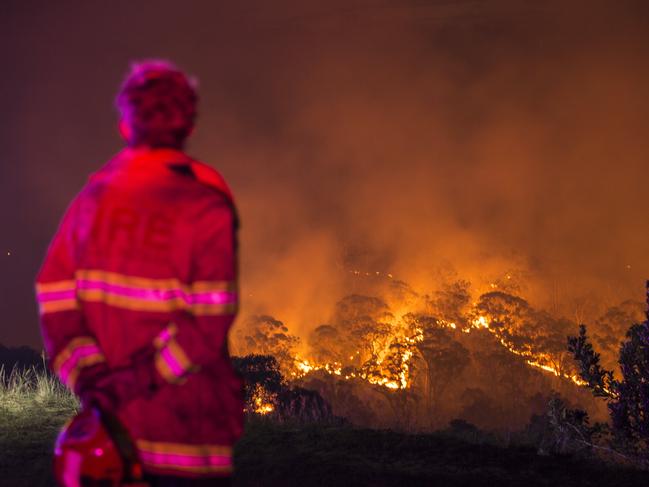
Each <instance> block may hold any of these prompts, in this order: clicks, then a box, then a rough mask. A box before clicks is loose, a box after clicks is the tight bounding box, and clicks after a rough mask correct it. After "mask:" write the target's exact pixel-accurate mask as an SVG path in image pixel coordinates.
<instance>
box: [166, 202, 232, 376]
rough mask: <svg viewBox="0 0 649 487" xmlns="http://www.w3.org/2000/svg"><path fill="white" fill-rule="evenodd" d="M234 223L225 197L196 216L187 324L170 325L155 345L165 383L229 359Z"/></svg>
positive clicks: (188, 292)
mask: <svg viewBox="0 0 649 487" xmlns="http://www.w3.org/2000/svg"><path fill="white" fill-rule="evenodd" d="M235 221H236V216H235V210H234V208H233V206H232V205H231V204H230V203H229V201H228V200H227V199H225V198H222V199H221V198H212V199H210V200H209V203H208V204H206V205H204V206H203V207H202V209H201V211H200V212H199V213H198V216H197V218H196V222H195V224H194V234H193V242H192V245H193V247H192V256H191V270H190V275H191V282H190V283H189V285H188V288H187V290H186V294H185V300H186V302H187V303H188V310H189V315H190V316H191V319H188V320H186V321H179V322H178V323H175V324H170V325H169V327H167V328H166V329H165V330H163V332H162V333H161V334H159V335H158V337H157V338H156V340H155V347H156V348H157V353H156V356H155V368H156V370H157V372H158V373H159V374H160V375H161V376H162V377H163V378H164V379H165V380H166V381H167V382H171V383H182V382H183V381H184V380H185V377H186V376H187V374H190V373H192V372H195V371H198V370H199V369H200V368H201V367H202V366H205V365H208V364H214V363H216V362H218V361H222V360H224V359H228V357H229V355H228V351H227V335H228V331H229V329H230V327H231V325H232V323H233V321H234V318H235V316H236V313H237V308H238V293H237V277H238V276H237V274H238V271H237V243H236V225H235Z"/></svg>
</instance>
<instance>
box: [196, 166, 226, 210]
mask: <svg viewBox="0 0 649 487" xmlns="http://www.w3.org/2000/svg"><path fill="white" fill-rule="evenodd" d="M190 168H191V171H192V173H193V175H194V178H196V181H198V182H199V183H200V184H202V185H204V186H207V187H209V188H211V189H213V190H216V191H217V192H218V193H220V194H221V195H223V196H225V198H226V199H227V200H229V201H230V202H231V203H233V202H234V201H233V200H234V198H233V197H232V191H230V187H229V186H228V184H227V183H226V182H225V179H223V176H221V174H220V173H219V172H218V171H217V170H216V169H214V168H213V167H212V166H209V165H208V164H205V163H204V162H201V161H196V160H192V161H191V163H190Z"/></svg>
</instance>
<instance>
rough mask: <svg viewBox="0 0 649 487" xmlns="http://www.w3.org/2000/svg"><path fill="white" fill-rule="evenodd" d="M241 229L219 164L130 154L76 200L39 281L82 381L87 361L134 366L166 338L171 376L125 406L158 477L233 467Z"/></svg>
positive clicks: (67, 375)
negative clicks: (232, 349)
mask: <svg viewBox="0 0 649 487" xmlns="http://www.w3.org/2000/svg"><path fill="white" fill-rule="evenodd" d="M236 227H237V216H236V211H235V208H234V203H233V200H232V195H231V193H230V190H229V189H228V187H227V185H226V184H225V182H224V181H223V179H222V178H221V176H220V175H219V174H218V173H217V172H216V171H215V170H213V169H211V168H210V167H209V166H207V165H205V164H203V163H200V162H197V161H194V160H192V159H190V158H189V157H188V156H187V155H185V154H184V153H182V152H180V151H176V150H171V149H149V150H144V149H137V150H136V149H125V150H124V151H122V152H120V153H119V154H118V155H117V156H116V157H115V158H114V159H113V160H111V161H110V162H108V163H107V164H106V165H105V166H104V167H103V168H102V169H101V170H99V171H98V172H97V173H95V174H94V175H93V176H91V177H90V179H89V181H88V183H87V184H86V186H85V187H84V188H83V189H82V191H81V192H80V193H79V195H78V196H77V197H76V198H75V199H74V201H73V202H72V203H71V204H70V206H69V208H68V210H67V212H66V214H65V216H64V217H63V219H62V221H61V224H60V226H59V229H58V231H57V233H56V235H55V236H54V239H53V240H52V242H51V243H50V246H49V249H48V252H47V256H46V258H45V260H44V262H43V265H42V267H41V269H40V271H39V274H38V276H37V279H36V281H37V282H36V293H37V300H38V303H39V308H40V323H41V329H42V333H43V338H44V342H45V347H46V350H47V353H48V355H49V357H50V359H51V361H50V364H51V367H52V369H53V370H54V371H55V372H56V374H57V375H58V376H59V377H60V378H61V380H62V381H63V382H64V383H65V384H67V385H68V387H69V388H70V389H71V390H73V391H74V390H75V384H76V381H77V379H78V378H79V377H81V376H82V374H83V373H84V370H87V368H88V367H90V366H92V365H95V364H98V363H102V362H103V363H106V364H107V365H108V366H109V367H118V366H128V364H129V363H130V362H131V361H132V360H133V357H134V356H135V355H136V354H137V353H138V352H139V351H141V350H142V349H143V348H145V347H155V349H156V354H155V368H156V370H157V373H159V374H160V375H161V376H162V377H163V378H164V379H165V380H166V382H167V383H168V385H167V386H165V387H162V388H161V389H160V390H158V391H157V392H156V394H155V395H153V396H151V397H149V396H146V398H145V397H136V398H135V399H133V400H132V401H131V402H130V403H128V404H127V405H126V406H125V407H124V408H123V409H122V410H120V411H118V415H119V416H120V418H121V419H122V421H123V422H124V424H125V425H126V427H127V428H128V429H129V431H130V432H131V434H132V436H133V438H134V440H135V442H136V445H137V448H138V450H139V453H140V456H141V459H142V462H143V464H144V466H145V469H146V470H148V471H150V472H154V473H162V474H171V475H184V476H209V475H215V474H216V475H219V474H227V473H229V472H230V471H231V468H232V462H231V457H232V454H231V451H232V445H233V444H234V442H235V441H236V440H237V439H238V438H239V437H240V435H241V433H242V426H243V397H242V383H241V380H240V378H239V377H238V376H237V375H236V373H235V372H234V371H233V369H232V366H231V363H230V357H229V353H228V348H227V335H228V331H229V329H230V327H231V325H232V322H233V321H234V317H235V315H236V312H237V304H238V299H237V275H238V271H237V243H236ZM143 387H145V385H144V384H143ZM136 395H137V394H136V391H134V396H136Z"/></svg>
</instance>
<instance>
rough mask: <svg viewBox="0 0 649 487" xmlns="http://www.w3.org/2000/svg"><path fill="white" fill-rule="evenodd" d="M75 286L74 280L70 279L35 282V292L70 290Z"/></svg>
mask: <svg viewBox="0 0 649 487" xmlns="http://www.w3.org/2000/svg"><path fill="white" fill-rule="evenodd" d="M75 287H76V281H74V280H70V279H68V280H65V281H56V282H37V283H36V292H37V293H51V292H56V291H70V290H74V289H75Z"/></svg>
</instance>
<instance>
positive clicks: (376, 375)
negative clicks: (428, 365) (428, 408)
mask: <svg viewBox="0 0 649 487" xmlns="http://www.w3.org/2000/svg"><path fill="white" fill-rule="evenodd" d="M351 272H352V273H353V274H355V275H367V276H370V275H373V274H376V275H377V276H380V275H382V276H386V277H388V278H389V279H392V278H393V276H392V274H387V273H380V272H376V273H369V272H361V271H351ZM507 278H509V276H507ZM392 325H394V326H392V327H391V329H392V330H395V331H394V332H393V333H394V335H393V336H392V337H390V340H387V341H386V343H388V344H389V345H392V344H395V343H396V344H399V345H400V346H401V348H402V350H401V352H400V356H399V363H400V366H399V369H398V371H397V372H396V373H395V371H394V370H392V371H389V370H387V368H386V367H383V363H384V360H385V359H386V357H387V355H388V353H389V346H388V347H385V348H384V349H383V350H382V351H381V352H380V353H379V354H378V355H377V356H376V358H375V359H374V363H373V364H371V365H372V367H371V369H372V371H371V373H369V372H366V371H363V370H355V371H345V373H343V365H342V364H341V363H338V362H331V363H316V362H315V361H313V360H309V359H304V358H302V357H300V356H295V357H294V362H295V364H294V365H295V371H294V372H293V373H292V375H293V377H294V378H301V377H304V376H305V375H307V374H310V373H312V372H315V371H323V372H326V373H328V374H330V375H335V376H339V377H341V378H343V379H345V380H350V379H360V380H364V381H366V382H368V383H370V384H373V385H377V386H380V387H385V388H387V389H390V390H393V391H396V390H404V389H408V388H409V387H410V385H411V381H412V377H411V369H412V367H411V361H412V359H413V357H414V356H415V354H416V350H417V344H418V343H420V342H422V341H423V340H424V332H423V330H422V329H420V328H417V329H415V333H414V335H412V336H405V335H403V334H402V333H403V332H402V330H401V329H400V328H399V327H398V326H396V322H395V323H392ZM437 325H438V326H439V327H441V328H451V329H453V330H458V329H459V330H460V331H461V332H463V333H471V332H472V331H474V330H487V331H488V332H489V333H491V334H492V335H494V337H495V338H496V340H497V342H498V343H499V344H500V345H501V346H502V347H503V348H504V349H505V350H507V351H508V352H509V353H511V354H513V355H516V356H519V357H521V358H522V359H524V361H525V363H526V364H527V365H528V366H530V367H533V368H535V369H538V370H541V371H543V372H546V373H550V374H553V375H554V376H556V377H559V378H561V379H565V380H569V381H571V382H572V383H574V384H575V385H577V386H585V385H587V383H586V382H584V381H583V380H581V379H580V378H579V377H578V376H577V375H574V374H573V375H571V374H567V373H565V372H562V371H560V370H558V369H557V368H556V367H554V366H553V365H552V360H551V357H550V356H547V355H545V354H537V355H535V354H532V353H531V352H529V351H523V350H518V349H516V347H515V346H514V345H513V344H511V343H509V342H508V341H507V339H506V338H505V337H504V336H503V335H502V333H501V332H500V330H499V329H498V328H495V327H492V326H491V322H490V320H489V317H488V316H485V315H478V316H476V317H475V318H473V319H472V320H471V321H470V322H469V324H468V326H465V327H460V326H458V325H457V324H456V323H453V322H449V321H445V320H437ZM375 345H376V343H375ZM357 353H358V352H357ZM350 358H352V359H353V358H354V355H352V356H351V357H350Z"/></svg>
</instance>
